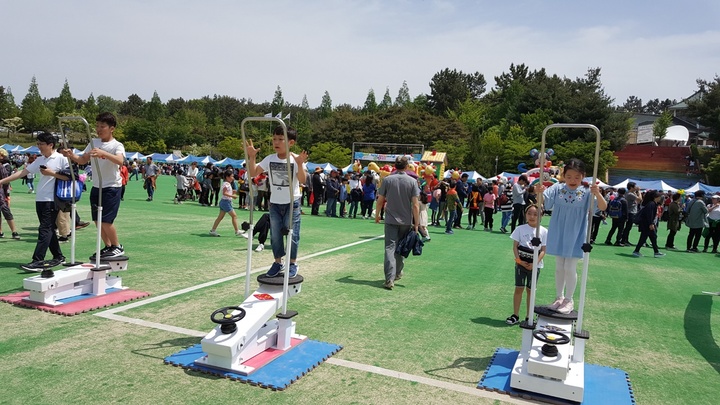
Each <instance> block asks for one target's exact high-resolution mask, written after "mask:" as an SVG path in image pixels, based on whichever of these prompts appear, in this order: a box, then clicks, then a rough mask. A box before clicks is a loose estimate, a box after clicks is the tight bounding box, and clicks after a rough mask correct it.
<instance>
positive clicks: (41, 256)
mask: <svg viewBox="0 0 720 405" xmlns="http://www.w3.org/2000/svg"><path fill="white" fill-rule="evenodd" d="M35 212H36V213H37V217H38V221H39V222H40V225H38V240H37V244H36V245H35V252H34V253H33V257H32V261H33V262H37V261H41V260H45V253H47V250H48V248H50V253H52V255H53V258H58V257H62V255H63V254H62V251H61V250H60V243H59V242H58V239H57V235H56V234H55V229H56V227H55V220H56V219H57V214H58V212H57V208H55V202H54V201H38V202H35Z"/></svg>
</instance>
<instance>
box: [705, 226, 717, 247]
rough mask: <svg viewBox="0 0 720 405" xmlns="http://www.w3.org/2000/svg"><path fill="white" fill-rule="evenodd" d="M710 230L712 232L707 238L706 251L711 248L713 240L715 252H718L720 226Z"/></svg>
mask: <svg viewBox="0 0 720 405" xmlns="http://www.w3.org/2000/svg"><path fill="white" fill-rule="evenodd" d="M709 229H710V232H708V236H707V237H706V238H705V250H707V249H708V246H710V241H711V240H712V243H713V251H717V248H718V242H719V241H720V226H718V225H715V226H710V228H709Z"/></svg>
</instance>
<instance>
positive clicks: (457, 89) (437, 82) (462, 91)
mask: <svg viewBox="0 0 720 405" xmlns="http://www.w3.org/2000/svg"><path fill="white" fill-rule="evenodd" d="M486 84H487V82H486V81H485V77H484V76H483V75H482V74H481V73H479V72H475V73H470V74H466V73H463V72H462V71H458V70H456V69H453V70H450V69H448V68H445V69H444V70H441V71H440V72H438V73H435V75H434V76H433V77H432V80H431V81H430V95H429V96H428V100H429V102H430V107H431V108H432V109H433V111H435V113H436V114H447V113H448V111H455V110H457V108H458V107H459V105H460V103H462V102H463V101H465V100H466V99H468V98H474V99H478V98H480V97H481V96H482V94H483V93H484V92H485V86H486Z"/></svg>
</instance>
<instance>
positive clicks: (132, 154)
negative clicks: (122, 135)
mask: <svg viewBox="0 0 720 405" xmlns="http://www.w3.org/2000/svg"><path fill="white" fill-rule="evenodd" d="M125 159H127V160H129V161H133V160H135V159H137V160H142V159H145V156H144V155H143V154H142V153H140V152H125Z"/></svg>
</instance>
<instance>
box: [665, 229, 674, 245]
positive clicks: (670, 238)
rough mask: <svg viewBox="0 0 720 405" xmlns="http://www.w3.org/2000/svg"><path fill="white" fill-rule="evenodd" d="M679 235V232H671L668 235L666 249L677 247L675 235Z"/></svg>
mask: <svg viewBox="0 0 720 405" xmlns="http://www.w3.org/2000/svg"><path fill="white" fill-rule="evenodd" d="M676 234H677V231H673V230H670V233H668V237H667V240H666V241H665V247H666V248H669V247H675V235H676Z"/></svg>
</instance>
